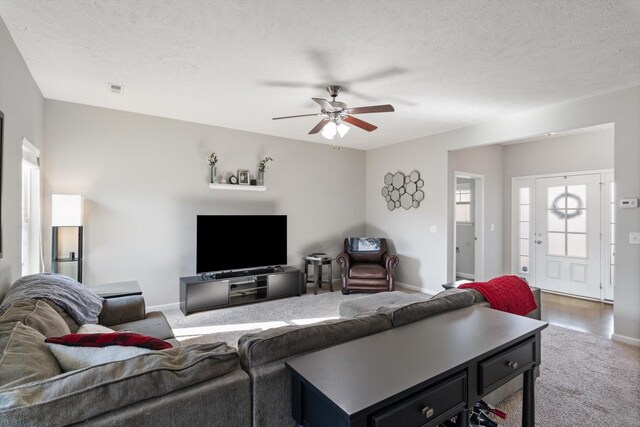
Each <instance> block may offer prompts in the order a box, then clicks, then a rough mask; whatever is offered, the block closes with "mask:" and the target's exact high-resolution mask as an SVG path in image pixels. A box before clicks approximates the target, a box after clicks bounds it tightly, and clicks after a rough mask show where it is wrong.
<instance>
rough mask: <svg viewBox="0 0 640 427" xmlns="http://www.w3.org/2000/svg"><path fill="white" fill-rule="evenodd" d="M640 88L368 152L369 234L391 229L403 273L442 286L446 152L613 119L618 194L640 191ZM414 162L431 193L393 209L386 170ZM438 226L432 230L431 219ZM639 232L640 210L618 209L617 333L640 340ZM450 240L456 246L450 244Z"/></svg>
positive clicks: (405, 278)
mask: <svg viewBox="0 0 640 427" xmlns="http://www.w3.org/2000/svg"><path fill="white" fill-rule="evenodd" d="M638 117H640V87H633V88H630V89H625V90H620V91H616V92H611V93H608V94H605V95H600V96H596V97H592V98H587V99H582V100H578V101H571V102H566V103H562V104H558V105H553V106H549V107H546V108H541V109H537V110H535V111H530V112H526V113H521V114H514V115H512V116H511V117H508V118H506V119H503V120H498V121H494V122H489V123H484V124H480V125H476V126H470V127H467V128H463V129H458V130H454V131H451V132H445V133H442V134H438V135H433V136H430V137H424V138H418V139H416V140H412V141H408V142H404V143H399V144H396V145H392V146H388V147H383V148H380V149H376V150H370V151H367V178H366V179H367V200H366V203H367V209H366V219H367V234H373V233H376V234H378V233H377V232H381V233H385V234H386V235H387V237H389V238H390V239H392V241H393V242H395V244H396V249H397V250H398V253H399V254H400V256H401V261H400V265H399V271H398V279H399V281H401V282H406V283H410V284H412V285H415V286H419V287H422V288H424V289H426V290H431V291H437V290H438V288H439V286H440V284H441V283H445V281H447V279H450V278H451V271H452V268H451V264H450V263H448V261H449V262H450V259H451V257H450V256H448V255H447V254H451V250H452V248H451V246H453V245H452V243H453V242H451V240H449V241H447V234H448V230H450V229H451V226H450V225H449V224H448V218H450V217H451V209H452V206H451V205H450V204H448V193H449V194H450V191H449V189H450V187H449V186H448V182H449V180H450V176H451V177H452V176H453V171H452V170H450V168H448V167H447V152H448V151H451V150H459V149H463V148H468V147H473V146H483V145H490V144H495V143H502V142H507V141H513V140H517V139H521V138H527V137H534V136H537V135H544V134H545V133H547V132H558V131H567V130H571V129H579V128H585V127H589V126H595V125H601V124H606V123H613V124H614V125H615V171H616V177H617V179H616V182H617V191H618V197H619V198H620V197H640V168H638V166H637V165H638V163H639V162H640V120H638ZM413 168H416V169H418V170H420V171H421V172H422V174H423V176H425V189H426V191H425V193H426V199H425V200H424V202H423V203H422V204H421V205H420V207H419V208H418V209H411V210H409V211H404V209H402V210H399V211H393V212H389V211H388V210H387V209H386V206H385V204H384V203H383V200H384V199H382V197H381V196H380V187H381V186H382V177H383V176H384V174H385V173H387V172H389V171H392V172H393V171H395V170H398V169H400V170H405V171H406V170H411V169H413ZM432 225H434V226H436V227H437V230H436V232H434V233H432V232H431V229H430V226H432ZM639 231H640V211H638V210H637V209H624V210H623V209H617V211H616V242H618V245H617V247H616V289H615V300H616V304H615V308H614V310H615V311H614V320H615V326H614V330H615V337H616V338H620V339H626V338H625V337H627V338H630V339H631V340H637V341H636V342H637V343H640V309H639V308H638V302H639V301H640V263H639V262H638V260H639V259H640V245H631V244H629V232H639ZM448 245H451V246H448Z"/></svg>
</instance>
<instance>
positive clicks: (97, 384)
mask: <svg viewBox="0 0 640 427" xmlns="http://www.w3.org/2000/svg"><path fill="white" fill-rule="evenodd" d="M236 369H238V353H237V352H236V351H235V349H233V348H231V347H229V346H227V345H226V344H224V343H215V344H195V345H191V346H185V347H180V348H173V349H169V350H162V351H154V352H151V353H149V354H145V355H142V356H138V357H134V358H132V359H128V360H123V361H119V362H113V363H107V364H103V365H98V366H93V367H91V368H86V369H81V370H78V371H72V372H67V373H66V374H62V375H58V376H56V377H53V378H50V379H47V380H42V381H37V382H33V383H31V384H26V385H23V386H21V387H14V388H11V389H2V390H0V419H1V420H2V424H3V425H22V424H24V420H29V422H30V424H32V425H47V426H61V425H68V424H73V423H79V422H82V421H84V420H87V419H89V418H91V417H95V416H96V415H99V414H102V413H106V412H108V411H111V410H116V409H118V408H123V407H125V406H127V405H131V404H133V403H136V402H141V401H145V400H147V399H151V398H154V397H156V396H164V395H166V394H168V393H171V392H172V391H174V390H179V389H183V388H186V387H189V386H191V385H193V384H197V383H200V382H203V381H207V380H210V379H212V378H216V377H219V376H222V375H225V374H227V373H229V372H231V371H233V370H236Z"/></svg>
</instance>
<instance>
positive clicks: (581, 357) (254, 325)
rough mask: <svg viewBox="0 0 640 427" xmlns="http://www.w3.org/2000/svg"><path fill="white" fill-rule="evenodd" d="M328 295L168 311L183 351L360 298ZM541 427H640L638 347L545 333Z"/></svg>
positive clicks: (510, 404)
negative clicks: (192, 345) (192, 311)
mask: <svg viewBox="0 0 640 427" xmlns="http://www.w3.org/2000/svg"><path fill="white" fill-rule="evenodd" d="M362 297H363V295H358V294H355V295H347V296H345V295H342V293H341V292H339V291H338V292H333V293H329V292H324V293H321V294H318V295H316V296H314V295H313V293H311V294H306V295H303V296H301V297H293V298H286V299H282V300H276V301H267V302H263V303H259V304H252V305H245V306H240V307H232V308H226V309H221V310H212V311H207V312H203V313H197V314H192V315H189V316H187V317H185V316H184V315H183V314H182V313H181V312H180V311H179V310H170V311H167V312H165V314H166V315H167V318H168V320H169V323H170V324H171V326H172V327H173V328H174V331H175V333H176V336H177V337H178V338H179V339H180V340H181V341H182V343H183V344H188V343H195V342H213V341H226V342H227V343H229V344H230V345H233V346H236V345H237V341H238V338H239V337H240V336H242V335H244V334H246V333H249V332H255V331H260V330H263V329H267V328H270V327H278V326H282V325H286V324H304V323H312V322H316V321H320V320H322V319H326V318H332V317H337V316H338V304H339V303H340V301H343V300H345V299H352V298H362ZM521 399H522V397H521V395H520V394H518V395H516V396H514V397H512V398H511V399H508V400H507V401H505V402H503V403H502V404H501V405H500V406H499V407H500V409H502V410H504V411H505V412H507V413H508V414H509V416H508V419H507V420H506V421H500V425H501V426H505V427H510V426H520V414H521ZM536 421H537V422H536V425H538V426H541V427H564V426H567V427H569V426H571V427H576V426H580V427H582V426H589V427H591V426H620V427H627V426H629V427H631V426H640V348H637V347H632V346H628V345H624V344H620V343H617V342H614V341H611V340H609V339H607V338H603V337H599V336H596V335H591V334H585V333H582V332H577V331H573V330H569V329H565V328H561V327H558V326H553V325H550V326H549V327H548V328H547V329H545V330H544V331H543V333H542V365H541V367H540V378H538V380H537V381H536Z"/></svg>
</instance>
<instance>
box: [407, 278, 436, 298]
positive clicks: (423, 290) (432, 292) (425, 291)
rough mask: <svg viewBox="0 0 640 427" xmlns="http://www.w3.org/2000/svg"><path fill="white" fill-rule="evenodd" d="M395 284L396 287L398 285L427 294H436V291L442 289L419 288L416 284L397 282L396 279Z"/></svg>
mask: <svg viewBox="0 0 640 427" xmlns="http://www.w3.org/2000/svg"><path fill="white" fill-rule="evenodd" d="M395 285H396V286H397V287H399V288H405V289H410V290H412V291H416V292H422V293H423V294H429V295H435V294H437V293H439V292H441V291H442V289H440V290H437V291H434V290H432V289H425V288H421V287H418V286H414V285H409V284H408V283H402V282H398V281H397V280H396V283H395Z"/></svg>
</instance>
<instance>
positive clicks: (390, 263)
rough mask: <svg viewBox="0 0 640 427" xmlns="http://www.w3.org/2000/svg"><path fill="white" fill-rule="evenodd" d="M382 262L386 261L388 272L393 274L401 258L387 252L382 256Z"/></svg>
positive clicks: (385, 265)
mask: <svg viewBox="0 0 640 427" xmlns="http://www.w3.org/2000/svg"><path fill="white" fill-rule="evenodd" d="M382 262H383V263H384V268H385V269H386V270H387V274H389V275H390V276H392V275H393V274H394V272H395V271H396V267H397V266H398V263H399V262H400V258H398V256H397V255H391V254H389V253H387V252H385V253H384V255H383V256H382Z"/></svg>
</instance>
